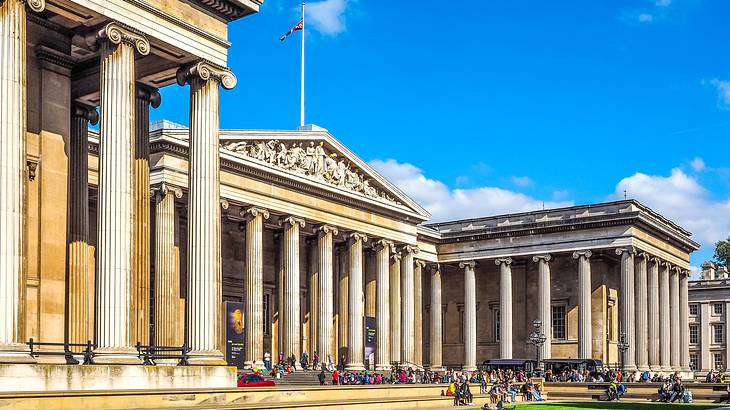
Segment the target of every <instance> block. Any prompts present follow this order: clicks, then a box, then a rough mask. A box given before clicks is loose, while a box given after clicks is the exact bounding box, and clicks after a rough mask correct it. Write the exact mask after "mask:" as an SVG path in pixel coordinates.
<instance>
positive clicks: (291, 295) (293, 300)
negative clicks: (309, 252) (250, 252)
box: [281, 217, 304, 358]
mask: <svg viewBox="0 0 730 410" xmlns="http://www.w3.org/2000/svg"><path fill="white" fill-rule="evenodd" d="M282 224H283V226H284V238H283V240H284V261H283V262H284V301H283V302H284V303H283V305H284V315H283V317H282V319H283V321H282V328H281V339H282V344H281V349H282V351H283V352H284V355H285V356H287V357H289V356H291V355H295V356H296V357H297V358H299V357H300V356H301V341H300V337H299V335H300V333H299V332H300V327H301V325H300V316H301V313H300V312H301V311H300V306H299V303H300V293H299V228H300V227H301V228H303V227H304V220H303V219H300V218H295V217H289V218H286V219H285V220H283V221H282Z"/></svg>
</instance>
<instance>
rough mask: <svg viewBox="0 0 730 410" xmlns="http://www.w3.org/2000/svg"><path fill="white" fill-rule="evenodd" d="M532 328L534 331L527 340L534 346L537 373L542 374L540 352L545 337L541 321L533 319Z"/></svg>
mask: <svg viewBox="0 0 730 410" xmlns="http://www.w3.org/2000/svg"><path fill="white" fill-rule="evenodd" d="M532 326H533V327H534V328H535V330H534V331H533V332H532V333H530V336H529V340H530V343H531V344H532V345H534V346H535V361H536V362H537V373H539V374H542V362H541V361H540V359H541V357H540V350H541V348H542V345H544V344H545V341H546V340H547V337H545V334H544V333H543V332H542V320H540V319H535V320H533V321H532Z"/></svg>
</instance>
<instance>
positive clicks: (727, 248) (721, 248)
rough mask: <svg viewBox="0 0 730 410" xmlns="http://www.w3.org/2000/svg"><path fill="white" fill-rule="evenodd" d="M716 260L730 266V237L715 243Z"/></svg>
mask: <svg viewBox="0 0 730 410" xmlns="http://www.w3.org/2000/svg"><path fill="white" fill-rule="evenodd" d="M714 259H715V262H717V263H718V264H720V265H725V266H728V267H730V237H728V238H727V239H726V240H724V241H717V243H716V244H715V256H714Z"/></svg>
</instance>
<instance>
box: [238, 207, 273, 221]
mask: <svg viewBox="0 0 730 410" xmlns="http://www.w3.org/2000/svg"><path fill="white" fill-rule="evenodd" d="M239 215H241V216H242V217H244V218H247V219H248V218H256V217H257V216H259V215H261V217H262V218H264V219H269V216H270V214H269V211H268V210H267V209H264V208H259V207H256V206H252V207H250V208H247V209H245V210H243V209H242V210H241V212H240V213H239Z"/></svg>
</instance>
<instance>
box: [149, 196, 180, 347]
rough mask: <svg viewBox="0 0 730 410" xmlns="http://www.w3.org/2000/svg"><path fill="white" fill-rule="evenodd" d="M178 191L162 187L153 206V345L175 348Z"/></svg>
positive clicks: (178, 282) (177, 314)
mask: <svg viewBox="0 0 730 410" xmlns="http://www.w3.org/2000/svg"><path fill="white" fill-rule="evenodd" d="M176 197H177V198H180V197H182V191H181V190H179V189H178V188H172V187H169V186H167V185H165V184H163V185H162V186H161V187H160V189H159V190H158V191H157V194H156V199H157V204H156V205H155V344H156V345H158V346H175V345H177V344H179V340H178V338H177V329H176V327H177V326H180V323H178V320H177V319H178V317H180V316H179V313H178V311H177V307H178V301H179V299H180V275H179V274H178V270H177V254H176V251H175V198H176Z"/></svg>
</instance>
